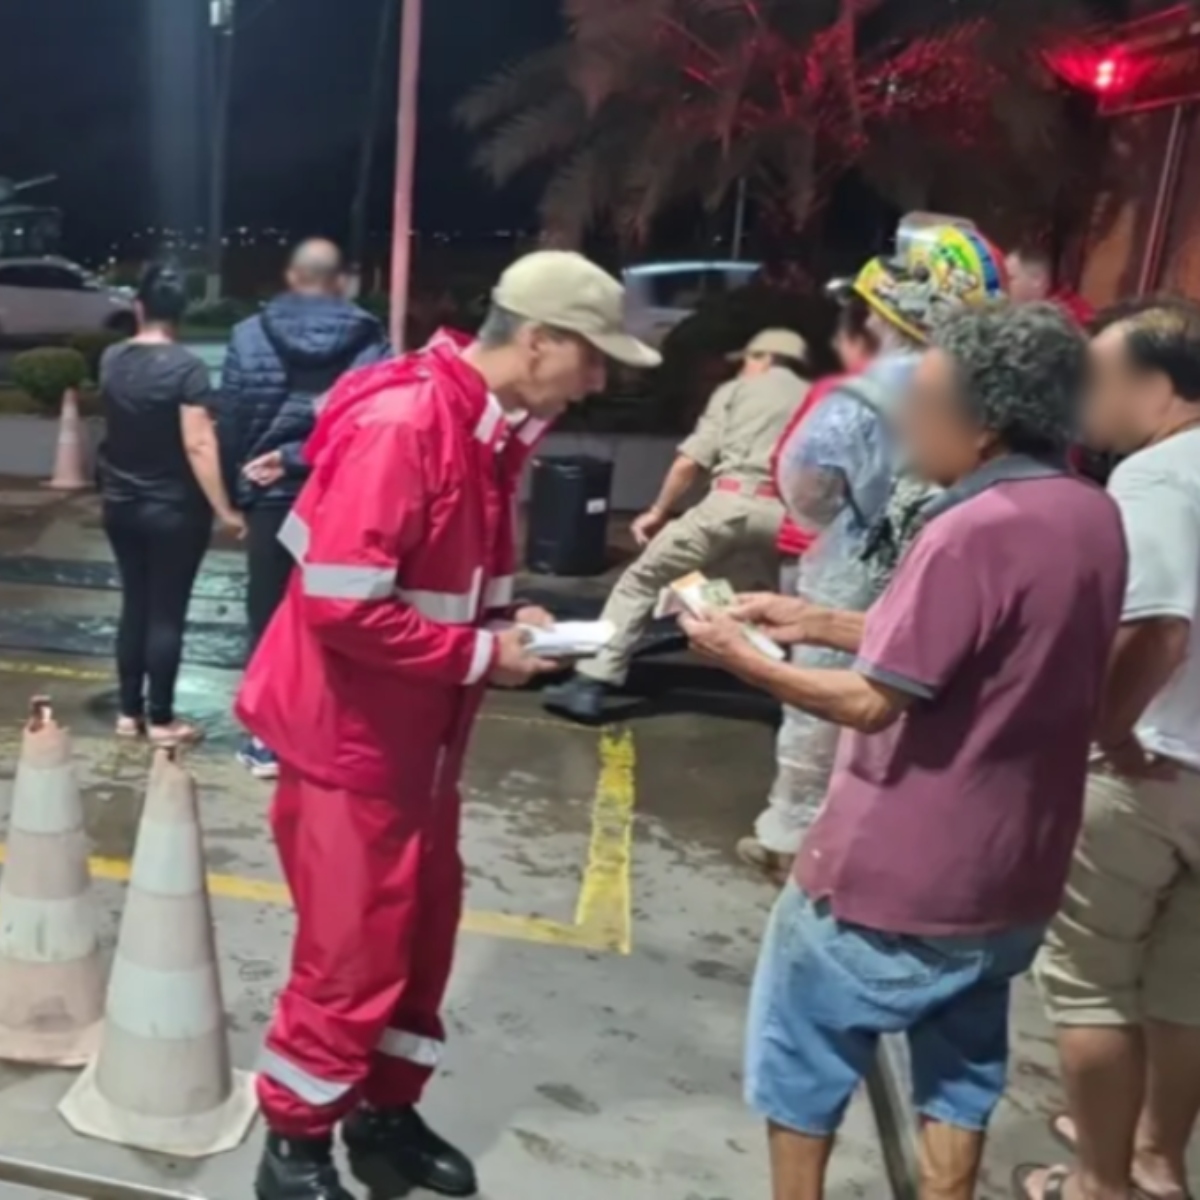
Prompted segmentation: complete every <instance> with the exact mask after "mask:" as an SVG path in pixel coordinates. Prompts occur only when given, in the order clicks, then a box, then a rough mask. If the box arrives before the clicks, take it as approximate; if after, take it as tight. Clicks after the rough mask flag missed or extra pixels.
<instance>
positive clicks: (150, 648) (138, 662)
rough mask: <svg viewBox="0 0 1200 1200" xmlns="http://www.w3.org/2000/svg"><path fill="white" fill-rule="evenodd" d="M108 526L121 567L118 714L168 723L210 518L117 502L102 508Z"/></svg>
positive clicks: (208, 533)
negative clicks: (147, 683)
mask: <svg viewBox="0 0 1200 1200" xmlns="http://www.w3.org/2000/svg"><path fill="white" fill-rule="evenodd" d="M104 532H105V533H106V534H107V535H108V540H109V543H110V544H111V545H112V548H113V555H114V556H115V557H116V560H117V570H118V571H119V572H120V574H121V620H120V624H119V625H118V627H117V675H118V677H119V679H120V683H121V715H122V716H123V717H139V718H140V717H142V716H145V717H147V718H148V719H149V722H150V724H151V725H170V724H171V722H172V721H174V720H175V679H176V677H177V676H178V674H179V663H180V659H181V658H182V657H183V631H184V627H185V626H186V624H187V609H188V602H189V601H190V600H191V598H192V585H193V584H194V583H195V582H196V574H197V572H198V571H199V570H200V563H201V561H202V560H203V558H204V553H205V551H206V550H207V549H208V542H209V538H210V537H211V535H212V524H211V522H210V521H207V520H205V521H204V522H203V523H202V524H201V523H198V522H197V520H196V518H195V517H193V516H190V515H189V516H187V517H181V516H180V515H178V514H175V513H163V512H161V511H154V510H149V509H145V508H141V507H139V506H136V505H131V506H129V507H128V508H117V507H115V506H113V507H110V508H107V509H106V510H105V513H104ZM147 680H149V685H150V686H149V693H150V695H149V703H147V702H146V681H147Z"/></svg>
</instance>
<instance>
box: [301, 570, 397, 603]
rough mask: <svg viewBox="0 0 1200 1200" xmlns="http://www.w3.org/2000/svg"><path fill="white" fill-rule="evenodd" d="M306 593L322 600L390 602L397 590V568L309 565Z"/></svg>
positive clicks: (305, 586)
mask: <svg viewBox="0 0 1200 1200" xmlns="http://www.w3.org/2000/svg"><path fill="white" fill-rule="evenodd" d="M301 570H302V577H303V580H304V594H305V595H306V596H312V597H314V598H315V599H318V600H386V599H388V598H389V597H390V596H391V595H392V594H393V593H394V592H395V590H396V571H395V568H394V567H360V566H352V567H351V566H335V565H332V564H329V563H305V564H304V566H303V567H302V568H301Z"/></svg>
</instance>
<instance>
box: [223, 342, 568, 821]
mask: <svg viewBox="0 0 1200 1200" xmlns="http://www.w3.org/2000/svg"><path fill="white" fill-rule="evenodd" d="M456 340H458V339H455V338H454V337H453V336H451V335H440V336H439V337H438V338H436V339H435V340H434V341H433V342H432V343H431V344H430V345H429V346H428V347H426V349H425V350H424V351H422V352H420V353H417V354H412V355H409V356H407V357H405V358H402V359H398V360H395V361H392V362H388V363H382V364H380V365H378V366H374V367H368V368H366V369H364V370H360V371H356V372H353V373H351V374H350V375H348V376H346V377H345V378H344V380H343V381H342V382H341V383H339V384H338V385H337V386H336V387H335V388H334V389H333V391H332V392H331V393H330V395H329V398H328V400H327V402H326V404H325V405H324V407H323V409H322V412H321V415H320V418H319V420H318V423H317V427H316V430H315V431H314V433H313V436H312V439H311V440H310V442H309V445H308V448H307V450H306V453H307V455H308V456H309V458H310V460H311V461H312V464H313V472H312V475H311V476H310V478H309V480H308V482H307V484H306V485H305V487H304V490H303V491H302V492H301V493H300V496H299V498H298V499H297V501H296V505H295V507H294V509H293V510H292V513H291V514H290V516H289V517H288V519H287V521H286V523H285V525H284V527H283V530H282V531H281V533H280V540H281V541H282V542H283V543H284V545H285V546H286V547H287V548H288V550H289V551H290V552H291V554H292V555H293V557H294V558H295V559H296V562H297V564H298V565H299V569H298V570H297V571H295V572H294V573H293V576H292V581H291V584H290V585H289V588H288V592H287V595H286V597H285V598H284V601H283V603H282V604H281V605H280V608H279V610H278V612H277V614H276V616H275V618H274V619H273V620H272V622H271V624H270V626H269V627H268V629H267V632H266V634H265V636H264V637H263V639H262V641H261V643H260V644H259V647H258V649H257V651H256V653H255V655H254V657H253V659H252V660H251V662H250V665H249V667H248V668H247V671H246V677H245V680H244V682H243V684H242V688H241V691H240V693H239V695H238V699H237V704H236V712H237V715H238V717H239V719H240V720H241V721H242V722H243V724H244V725H245V727H246V728H247V729H249V730H250V732H251V733H253V734H254V735H255V736H256V737H259V738H261V739H262V740H263V741H264V742H265V743H266V744H267V745H268V746H270V747H271V748H272V749H273V750H274V751H275V752H276V754H277V755H278V756H279V758H280V760H281V761H282V762H283V763H284V764H285V765H286V766H288V767H291V768H293V769H294V770H296V771H298V772H299V773H300V774H302V775H304V776H307V777H308V778H310V779H313V780H315V781H316V782H318V783H322V784H325V785H327V786H330V787H336V788H344V789H347V790H349V791H355V792H363V793H368V794H372V795H386V794H395V795H397V797H398V798H399V799H401V801H402V800H403V795H404V794H405V793H406V792H408V791H409V789H414V790H416V791H417V792H418V793H419V794H422V795H428V794H429V793H430V792H436V791H438V790H439V788H440V787H442V786H445V787H447V788H453V787H455V785H456V783H457V780H458V775H459V771H460V767H461V764H462V758H463V754H464V752H465V749H466V742H467V738H468V736H469V733H470V727H471V724H472V721H473V718H474V716H475V713H476V711H477V709H478V707H479V704H480V702H481V700H482V697H483V689H484V685H485V681H486V678H487V675H488V672H489V670H490V668H491V666H492V664H493V662H494V659H495V649H496V648H495V637H494V635H493V634H492V633H489V632H488V631H487V630H486V629H485V628H484V625H485V624H486V621H487V619H488V618H489V617H490V616H495V615H499V614H501V613H502V611H503V610H504V609H506V608H508V607H509V606H510V605H511V603H512V592H513V570H514V565H515V563H514V559H515V530H514V500H515V497H516V489H517V485H518V482H519V479H520V474H521V471H522V468H523V466H524V464H525V462H526V460H527V458H528V456H529V453H530V451H531V450H532V449H533V447H534V446H535V445H536V443H537V441H538V440H539V439H540V437H541V436H542V434H543V433H544V432H545V429H546V423H545V422H543V421H538V420H534V419H532V418H526V419H525V420H524V421H523V422H522V423H520V424H515V425H514V424H513V423H511V422H510V421H508V420H507V419H506V418H505V414H504V413H503V411H502V410H501V408H500V406H499V404H498V402H497V401H496V400H495V398H494V397H492V396H490V395H489V394H488V391H487V388H486V386H485V384H484V382H483V380H482V378H481V377H480V376H479V375H478V374H477V373H476V372H475V371H474V370H473V369H472V368H471V367H470V366H468V365H467V364H466V363H464V362H463V361H462V360H461V358H460V357H459V349H460V344H461V342H460V344H457V345H456V344H455V343H456Z"/></svg>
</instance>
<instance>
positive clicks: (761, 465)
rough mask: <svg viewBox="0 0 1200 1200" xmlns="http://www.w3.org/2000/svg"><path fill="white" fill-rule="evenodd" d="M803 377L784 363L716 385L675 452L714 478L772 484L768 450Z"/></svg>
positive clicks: (797, 400) (800, 398)
mask: <svg viewBox="0 0 1200 1200" xmlns="http://www.w3.org/2000/svg"><path fill="white" fill-rule="evenodd" d="M808 387H809V385H808V383H807V382H806V381H805V380H803V379H801V378H800V377H799V376H798V375H794V374H793V373H792V372H791V371H788V370H786V369H785V368H783V367H772V368H771V369H770V370H769V371H767V372H766V373H765V374H763V375H756V376H754V377H752V378H750V379H733V380H731V381H730V382H729V383H726V384H724V385H722V386H721V387H719V388H717V390H716V391H715V392H714V393H713V395H712V399H711V400H709V402H708V407H707V408H706V409H705V410H704V415H703V416H702V417H701V418H700V420H699V421H698V422H697V424H696V428H695V431H694V432H693V433H692V434H691V436H690V437H688V438H687V439H686V440H685V441H684V442H683V443H682V445H681V446H680V447H679V453H680V454H682V455H685V456H686V457H687V458H690V459H691V460H692V462H694V463H696V464H697V465H698V466H701V467H703V468H704V469H705V470H706V471H707V472H708V473H709V475H710V476H711V477H712V481H713V482H714V483H715V482H716V481H717V480H719V479H733V480H736V481H737V482H738V483H740V484H742V485H743V487H746V488H749V489H754V488H758V487H763V486H766V485H773V484H774V480H773V479H772V478H771V456H772V454H773V453H774V450H775V444H776V442H778V441H779V439H780V438H781V437H782V436H783V431H784V430H785V429H786V428H787V424H788V421H789V420H791V417H792V414H793V413H794V412H795V411H796V409H797V408H798V407H799V406H800V405H801V404H802V403H803V402H804V398H805V396H807V395H808Z"/></svg>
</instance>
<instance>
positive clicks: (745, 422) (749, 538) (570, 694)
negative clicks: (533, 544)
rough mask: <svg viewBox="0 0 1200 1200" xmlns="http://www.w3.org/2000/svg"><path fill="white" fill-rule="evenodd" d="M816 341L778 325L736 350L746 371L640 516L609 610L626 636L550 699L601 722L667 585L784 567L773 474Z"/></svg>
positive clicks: (714, 402)
mask: <svg viewBox="0 0 1200 1200" xmlns="http://www.w3.org/2000/svg"><path fill="white" fill-rule="evenodd" d="M805 350H806V347H805V345H804V341H803V339H802V338H801V337H800V336H799V334H796V333H793V332H792V331H791V330H787V329H768V330H765V331H764V332H762V333H760V334H759V335H758V336H757V337H755V338H754V339H753V341H751V343H750V344H749V345H748V346H747V347H746V349H745V350H743V351H741V352H739V353H738V354H735V355H733V358H734V359H740V360H741V362H742V369H741V371H740V373H739V374H738V377H737V378H736V379H733V380H731V381H730V382H729V383H726V384H724V385H723V386H721V387H719V388H718V389H717V390H716V391H715V392H714V393H713V396H712V399H711V400H709V402H708V407H707V408H706V409H705V410H704V414H703V416H701V418H700V420H699V422H697V425H696V428H695V430H694V432H693V433H692V434H691V436H690V437H688V438H687V439H686V440H685V441H684V442H683V444H682V445H681V446H680V447H679V453H678V456H677V457H676V459H675V462H674V463H673V464H672V465H671V468H670V470H669V471H668V472H667V476H666V478H665V479H664V480H663V485H662V488H661V489H660V491H659V494H658V499H657V500H656V501H655V502H654V504H653V505H652V506H651V507H650V508H649V509H648V510H647V511H646V512H644V513H643V514H642V515H641V516H640V517H638V518H637V520H635V521H634V522H633V525H632V531H633V535H634V538H635V539H636V540H637V542H638V544H639V545H640V546H643V547H645V549H644V550H643V551H642V554H641V556H640V557H639V558H638V559H637V561H636V562H634V563H633V565H632V566H630V567H629V569H628V570H627V571H626V572H625V573H624V574H623V575H622V576H621V578H620V579H619V580H618V581H617V586H616V587H615V588H614V589H613V592H612V595H611V596H609V599H608V603H607V604H606V605H605V607H604V619H605V620H607V621H611V622H612V623H613V624H614V625H615V626H616V629H617V634H616V637H615V638H614V639H613V641H612V642H611V643H610V644H609V645H608V646H607V647H605V649H604V650H603V651H602V652H601V653H600V654H599V655H597V656H596V657H595V658H591V659H587V660H586V661H584V662H581V663H580V664H579V665H578V667H577V669H576V671H577V673H576V675H575V676H574V678H572V679H571V680H570V681H569V682H567V683H565V684H563V685H562V686H561V687H557V688H552V689H548V690H547V692H546V706H547V707H548V708H550V709H552V710H553V711H555V712H558V713H561V714H563V715H564V716H568V717H572V718H574V719H576V720H581V721H595V720H598V719H599V718H600V717H601V716H602V715H603V708H604V697H605V693H606V691H607V690H608V689H609V688H611V687H620V686H621V685H622V684H623V683H624V682H625V676H626V673H627V672H628V670H629V660H630V659H631V658H632V657H633V651H634V648H635V647H636V645H637V643H638V640H639V639H640V638H641V636H642V633H643V632H644V631H645V628H646V626H647V624H648V623H649V621H650V619H651V616H652V614H653V612H654V606H655V604H656V603H657V601H658V595H659V592H660V591H661V590H662V589H663V588H664V587H665V586H666V585H667V584H669V583H670V582H671V581H672V580H674V579H678V578H679V576H681V575H686V574H687V573H688V572H689V571H704V572H705V573H706V574H717V573H718V572H719V570H720V568H721V567H722V565H725V566H728V563H729V560H730V559H733V558H740V557H741V556H743V555H745V556H747V557H749V556H751V555H752V556H754V558H755V559H756V560H757V561H758V563H761V570H762V574H763V576H764V578H765V579H772V580H773V579H774V578H775V576H776V575H777V574H778V571H777V563H776V558H777V551H776V549H775V540H776V537H777V536H778V533H779V527H780V524H781V522H782V521H783V505H782V503H781V502H780V500H779V497H778V495H777V493H776V490H775V484H774V481H773V480H772V479H771V455H772V452H773V451H774V449H775V444H776V442H778V440H779V438H780V436H781V435H782V433H783V431H784V429H785V428H786V426H787V423H788V421H789V420H790V418H791V416H792V414H793V413H794V412H795V411H796V409H797V407H798V406H799V405H800V404H801V403H802V402H803V400H804V398H805V396H806V395H807V393H808V387H809V385H808V383H807V381H806V380H804V379H803V378H801V376H800V372H801V371H802V370H803V369H804V367H803V360H804V355H805ZM702 474H707V475H708V476H709V478H710V480H711V487H710V490H709V493H708V495H707V496H705V498H704V499H703V500H701V501H700V503H699V504H697V505H696V506H695V507H694V508H691V509H689V510H688V511H687V512H685V513H684V514H683V516H681V517H679V518H678V519H677V520H671V519H670V514H671V512H672V510H673V509H674V508H675V506H676V505H677V504H678V503H679V502H680V501H681V500H682V499H683V497H684V496H685V495H686V494H687V493H688V492H689V491H690V490H691V488H692V486H693V485H694V484H695V483H696V482H697V480H698V479H699V478H700V476H701V475H702Z"/></svg>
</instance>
